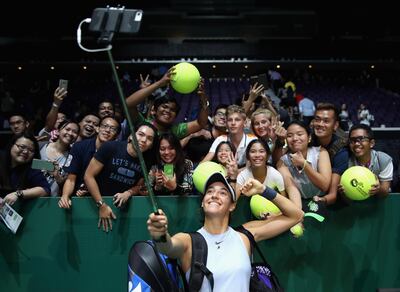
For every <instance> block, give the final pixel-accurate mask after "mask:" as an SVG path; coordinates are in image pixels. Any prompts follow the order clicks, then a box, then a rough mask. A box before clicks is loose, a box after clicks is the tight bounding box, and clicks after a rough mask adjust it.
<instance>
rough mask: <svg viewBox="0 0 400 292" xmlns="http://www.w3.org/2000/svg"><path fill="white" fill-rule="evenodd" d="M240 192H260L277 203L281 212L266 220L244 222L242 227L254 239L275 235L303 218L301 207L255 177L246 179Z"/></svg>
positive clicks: (249, 193) (246, 193)
mask: <svg viewBox="0 0 400 292" xmlns="http://www.w3.org/2000/svg"><path fill="white" fill-rule="evenodd" d="M242 193H243V194H245V195H246V196H252V195H255V194H261V195H262V196H263V197H265V198H267V199H269V200H270V201H272V202H273V203H274V204H275V205H277V207H278V208H279V209H280V210H281V212H282V214H281V215H278V216H274V217H271V218H269V219H267V220H257V221H250V222H248V223H245V224H244V227H245V228H246V229H248V230H249V231H250V232H251V233H252V234H253V235H254V239H255V240H256V241H261V240H265V239H268V238H272V237H275V236H277V235H279V234H281V233H283V232H285V231H286V230H288V229H289V228H290V227H292V226H294V225H296V224H297V223H299V222H301V221H302V220H303V216H304V213H303V211H302V210H301V209H299V208H298V207H296V206H295V205H294V204H293V203H292V202H291V201H290V200H289V199H287V198H285V197H284V196H282V195H280V194H279V193H277V192H276V191H274V190H272V189H270V188H268V187H266V186H264V185H263V184H261V183H260V182H259V181H258V180H256V179H252V178H251V179H249V180H247V181H246V183H245V184H244V185H243V188H242Z"/></svg>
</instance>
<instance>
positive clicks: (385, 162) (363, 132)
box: [349, 124, 393, 197]
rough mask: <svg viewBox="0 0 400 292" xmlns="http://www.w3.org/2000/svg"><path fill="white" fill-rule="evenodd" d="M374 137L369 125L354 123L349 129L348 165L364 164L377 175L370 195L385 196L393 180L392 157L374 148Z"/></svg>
mask: <svg viewBox="0 0 400 292" xmlns="http://www.w3.org/2000/svg"><path fill="white" fill-rule="evenodd" d="M374 146H375V138H374V133H373V132H372V130H371V127H369V126H367V125H365V124H359V125H354V126H353V127H351V129H350V131H349V148H350V151H351V155H350V160H349V167H352V166H357V165H358V166H364V167H367V168H368V169H369V170H371V171H372V172H373V173H374V174H375V175H376V177H377V182H376V184H374V185H373V187H372V189H371V190H370V194H371V195H377V196H380V197H386V196H387V195H388V194H389V192H390V184H391V181H392V180H393V159H392V157H390V156H389V155H388V154H386V153H384V152H381V151H376V150H374V149H373V148H374Z"/></svg>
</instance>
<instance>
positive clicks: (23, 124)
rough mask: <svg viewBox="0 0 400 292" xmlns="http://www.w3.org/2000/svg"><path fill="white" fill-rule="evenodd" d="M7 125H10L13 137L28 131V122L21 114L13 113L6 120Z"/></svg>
mask: <svg viewBox="0 0 400 292" xmlns="http://www.w3.org/2000/svg"><path fill="white" fill-rule="evenodd" d="M8 123H9V125H10V130H11V132H13V134H14V135H19V134H22V133H23V132H25V131H26V130H28V128H29V121H28V120H27V118H26V117H25V116H24V115H23V114H21V113H13V114H11V116H10V117H9V118H8Z"/></svg>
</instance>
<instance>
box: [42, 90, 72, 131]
mask: <svg viewBox="0 0 400 292" xmlns="http://www.w3.org/2000/svg"><path fill="white" fill-rule="evenodd" d="M66 96H67V91H66V90H65V89H64V88H61V87H57V88H56V90H55V91H54V95H53V104H52V105H51V108H50V111H49V112H48V113H47V116H46V124H45V126H44V130H45V131H46V132H48V133H49V132H50V131H52V130H53V129H54V125H55V124H56V121H57V114H58V110H59V108H60V106H61V104H62V102H63V100H64V98H65V97H66Z"/></svg>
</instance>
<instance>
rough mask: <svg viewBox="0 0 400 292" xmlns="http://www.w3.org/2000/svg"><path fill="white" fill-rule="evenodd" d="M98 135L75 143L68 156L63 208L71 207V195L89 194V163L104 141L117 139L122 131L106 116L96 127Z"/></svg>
mask: <svg viewBox="0 0 400 292" xmlns="http://www.w3.org/2000/svg"><path fill="white" fill-rule="evenodd" d="M91 126H92V124H88V125H87V130H88V132H89V131H91ZM95 131H97V133H98V134H97V136H96V137H94V138H91V139H85V140H82V141H80V142H77V143H75V144H74V146H73V147H72V149H71V152H70V154H69V156H68V159H67V162H66V164H65V166H66V169H65V170H66V172H68V177H67V179H66V181H65V183H64V186H63V190H62V196H61V198H60V201H59V202H58V206H59V207H60V208H63V209H69V208H70V207H71V199H70V197H71V195H72V194H76V195H77V196H83V195H85V194H87V189H86V187H85V185H84V183H83V176H84V174H85V170H86V168H87V166H88V165H89V162H90V160H91V159H92V157H93V155H94V154H95V153H96V152H97V150H98V149H99V148H100V146H101V145H103V144H104V142H107V141H112V140H115V138H116V137H117V136H118V133H119V131H120V128H119V123H118V121H117V120H116V119H114V118H113V117H105V118H103V119H102V120H101V122H100V127H96V128H95Z"/></svg>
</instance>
